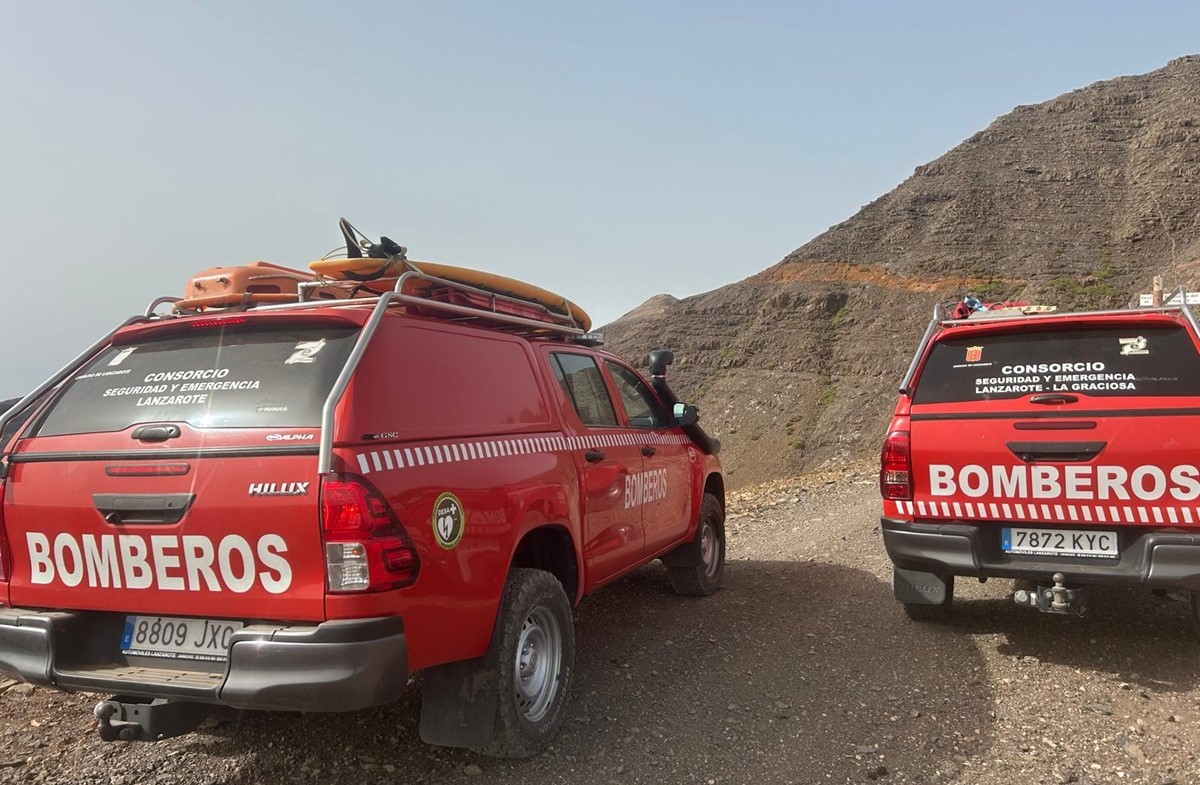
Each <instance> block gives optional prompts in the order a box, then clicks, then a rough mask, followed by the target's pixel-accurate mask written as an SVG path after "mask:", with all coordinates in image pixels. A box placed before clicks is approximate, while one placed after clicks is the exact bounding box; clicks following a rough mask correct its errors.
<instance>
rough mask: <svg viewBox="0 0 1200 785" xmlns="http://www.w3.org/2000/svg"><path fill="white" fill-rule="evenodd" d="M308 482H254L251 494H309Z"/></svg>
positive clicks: (251, 484)
mask: <svg viewBox="0 0 1200 785" xmlns="http://www.w3.org/2000/svg"><path fill="white" fill-rule="evenodd" d="M310 484H311V483H307V482H252V483H250V495H251V496H307V495H308V486H309V485H310Z"/></svg>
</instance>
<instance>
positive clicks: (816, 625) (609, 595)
mask: <svg viewBox="0 0 1200 785" xmlns="http://www.w3.org/2000/svg"><path fill="white" fill-rule="evenodd" d="M892 608H893V600H892V597H891V589H890V586H888V585H887V584H885V583H883V582H881V581H879V580H878V579H877V578H875V577H874V576H872V575H870V574H868V573H866V572H863V571H859V570H853V569H848V568H845V567H838V566H832V565H828V564H820V563H803V562H734V563H730V564H729V565H728V568H727V574H726V588H725V589H724V590H723V591H721V592H720V593H718V594H717V595H716V596H714V597H711V598H708V599H688V598H681V597H676V596H674V595H673V594H671V592H670V589H669V588H668V585H667V581H666V573H665V571H664V570H663V569H662V568H661V567H659V566H658V565H653V566H651V567H647V568H645V569H643V570H641V571H639V572H638V573H637V574H635V575H633V576H631V577H630V578H628V579H626V580H624V581H621V582H619V583H617V584H616V585H614V586H611V587H609V588H607V589H605V590H603V591H602V592H600V593H598V594H597V595H596V596H594V597H593V598H590V599H589V600H587V601H586V602H585V603H584V605H583V606H582V607H581V608H580V609H579V611H578V614H577V625H576V626H577V635H578V660H577V672H576V682H575V694H574V700H573V702H572V704H571V707H570V710H569V713H568V719H567V722H566V724H565V725H564V727H563V731H562V733H561V735H560V736H559V738H558V740H557V741H556V743H555V745H554V747H553V748H551V749H550V750H549V751H548V752H547V753H546V754H544V755H543V756H542V757H540V758H537V759H534V760H529V761H497V760H493V759H490V758H484V757H481V756H478V755H475V754H474V753H471V752H469V751H465V750H446V749H436V748H432V747H427V746H425V745H424V744H422V743H421V742H420V740H419V739H418V738H417V722H418V710H419V709H418V702H417V698H416V696H415V695H411V696H409V697H407V698H405V699H404V700H402V701H400V702H399V703H397V704H394V705H392V706H389V707H386V708H383V709H378V710H373V711H368V712H360V713H355V714H349V715H341V716H335V715H314V716H302V715H266V714H255V715H250V716H248V717H246V718H245V719H244V721H243V722H242V723H241V724H240V725H239V726H236V727H235V726H225V727H223V728H219V729H217V730H216V731H213V732H211V734H210V735H208V736H198V737H193V739H192V740H191V741H188V742H185V745H186V746H185V749H186V751H187V752H188V753H189V754H191V755H200V756H203V757H205V758H209V759H210V760H212V764H213V765H214V766H221V765H223V764H224V765H227V766H229V768H227V769H226V771H229V769H236V771H230V774H229V776H228V777H226V778H224V779H220V780H217V781H220V782H228V783H251V782H253V783H260V782H262V783H274V782H301V781H307V782H353V783H355V784H356V785H359V784H360V783H373V782H406V783H414V782H416V783H419V782H430V783H433V782H437V783H441V782H472V781H473V782H526V783H552V782H562V783H572V785H580V784H582V783H609V782H619V783H626V782H655V783H664V785H665V784H666V783H671V784H674V783H708V782H710V781H713V780H716V781H717V782H719V783H756V784H757V783H812V782H818V781H821V782H825V781H832V782H845V781H850V782H865V781H867V779H868V772H872V773H873V774H876V775H878V774H880V773H881V772H878V771H877V770H876V767H878V766H886V768H887V770H888V773H887V775H888V777H889V778H890V779H891V781H897V780H900V779H905V781H910V782H912V781H918V782H919V781H922V780H923V778H925V777H931V778H932V777H933V776H934V774H935V772H936V770H938V769H939V768H941V769H945V768H947V767H951V766H952V765H953V764H952V759H953V757H954V756H955V755H965V756H971V755H972V754H973V753H974V752H976V751H977V750H978V749H979V748H981V747H982V746H984V745H986V744H988V743H989V737H990V734H991V731H990V729H989V728H990V725H989V723H990V720H989V719H988V711H989V708H990V694H989V689H988V686H987V683H986V680H985V675H984V669H983V667H982V665H983V659H982V656H981V655H980V653H979V651H978V650H977V649H976V647H975V645H974V644H973V643H972V641H971V639H970V638H969V637H967V636H965V635H962V634H961V631H959V630H953V629H937V628H934V629H928V628H924V627H919V626H917V625H913V624H911V623H910V622H908V621H907V620H906V619H904V618H903V614H897V613H891V612H887V611H890V610H891V609H892ZM881 610H882V611H884V612H881ZM221 758H226V759H227V760H225V761H223V762H218V761H219V759H221ZM213 759H218V760H213ZM230 764H232V765H230ZM470 765H474V766H478V767H479V769H481V770H482V771H481V772H480V771H476V770H474V769H471V770H470V771H471V774H468V773H467V772H466V771H464V769H466V767H468V766H470ZM206 768H207V767H206ZM472 775H474V776H472ZM871 779H874V777H873V776H872V777H871Z"/></svg>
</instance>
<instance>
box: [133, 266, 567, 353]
mask: <svg viewBox="0 0 1200 785" xmlns="http://www.w3.org/2000/svg"><path fill="white" fill-rule="evenodd" d="M408 264H409V266H410V268H412V269H410V270H408V271H407V272H405V273H403V274H401V275H400V276H399V277H397V278H396V283H395V285H394V286H393V287H392V289H391V291H388V292H384V293H382V294H377V295H374V296H367V297H356V296H348V297H344V298H341V299H329V300H326V299H312V298H313V294H314V293H315V292H317V291H319V290H321V289H325V290H328V289H342V290H353V289H361V288H362V287H363V282H361V281H349V280H347V281H342V280H330V279H323V280H318V281H306V282H303V283H300V284H299V285H298V287H297V289H298V295H297V297H298V301H297V302H294V303H261V304H255V303H253V302H247V303H243V304H240V305H236V306H230V307H226V308H222V309H220V312H221V313H229V312H234V311H241V310H246V309H249V308H253V309H254V310H256V311H292V310H303V309H309V308H362V307H365V306H378V304H380V303H382V302H384V301H385V300H386V302H387V304H388V305H392V304H401V305H408V306H414V307H418V308H421V309H423V310H432V311H437V312H440V313H441V314H444V315H448V316H451V317H457V318H460V319H463V320H467V319H474V320H483V321H488V322H497V323H500V324H503V325H507V326H510V327H516V328H519V329H518V331H519V332H521V333H522V334H524V335H525V336H526V337H539V336H545V335H547V334H558V335H565V336H575V337H582V336H584V335H587V333H586V331H584V330H582V329H580V328H579V327H576V326H574V325H575V317H574V316H572V315H570V314H567V313H559V312H557V311H554V310H552V309H551V308H549V307H547V306H546V305H544V304H542V303H539V302H536V301H533V300H527V299H523V298H520V297H512V296H509V295H503V294H497V293H496V292H491V291H488V290H487V289H481V288H479V287H476V286H471V285H470V284H465V283H460V282H458V281H452V280H449V279H446V278H439V277H437V276H433V275H428V274H426V273H424V272H421V271H420V270H418V269H416V268H415V266H413V265H412V264H411V263H408ZM412 281H423V282H425V283H427V284H431V285H432V286H431V288H430V289H429V290H428V291H426V292H423V293H414V292H411V291H410V292H405V291H404V289H405V284H408V283H409V282H412ZM433 287H436V288H433ZM443 292H457V293H459V294H462V295H465V297H461V298H458V299H457V301H456V302H449V301H447V300H444V299H438V298H437V297H436V296H435V293H443ZM177 302H179V298H173V297H159V298H157V299H156V300H154V301H153V302H151V303H150V305H149V307H148V308H147V309H146V315H147V316H151V315H156V314H155V312H156V309H158V308H159V307H161V306H162V305H165V304H174V303H177ZM506 305H507V306H510V307H511V308H512V309H514V310H515V309H519V310H520V311H523V312H525V313H533V314H537V317H536V318H534V317H531V316H520V315H517V314H515V313H510V312H509V313H506V312H505V311H504V310H503V309H504V306H506ZM157 315H159V316H160V317H161V318H172V317H179V316H189V315H192V314H188V313H179V312H175V313H173V314H157Z"/></svg>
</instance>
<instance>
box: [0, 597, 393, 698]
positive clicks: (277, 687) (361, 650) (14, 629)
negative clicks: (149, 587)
mask: <svg viewBox="0 0 1200 785" xmlns="http://www.w3.org/2000/svg"><path fill="white" fill-rule="evenodd" d="M88 617H89V614H85V613H73V612H57V611H55V612H51V611H34V610H23V609H20V608H0V675H3V676H7V677H10V678H14V679H19V680H21V681H26V682H29V683H31V684H41V685H46V686H52V687H57V688H59V689H64V690H88V691H91V692H110V693H119V694H121V695H131V696H138V697H148V698H154V697H164V698H172V699H176V700H185V701H195V702H198V703H211V704H215V705H223V706H231V707H233V708H237V709H260V710H278V711H314V712H315V711H321V712H325V711H354V710H357V709H364V708H367V707H370V706H378V705H381V704H384V703H390V702H391V701H393V700H395V699H396V698H398V697H399V696H400V695H401V694H402V693H403V692H404V688H405V685H406V684H407V682H408V647H407V644H406V642H405V636H404V623H403V621H402V620H401V619H399V618H397V617H390V616H389V617H381V618H372V619H348V620H338V621H329V622H324V623H321V624H316V625H310V626H299V625H279V626H274V625H252V626H249V627H246V628H244V629H243V630H241V631H239V632H237V633H236V634H235V635H234V636H233V638H232V640H231V642H230V646H229V659H228V660H227V662H225V663H224V664H223V666H216V669H214V670H208V671H204V670H196V671H186V670H169V669H165V668H161V667H156V666H157V665H159V664H158V663H150V664H147V665H136V664H130V663H128V662H125V661H122V662H120V663H118V662H116V661H114V660H115V658H111V657H107V656H106V655H105V654H104V653H103V647H97V646H96V645H95V641H94V640H92V638H93V637H94V636H93V635H90V634H89V633H90V632H91V631H92V630H91V628H92V627H94V626H95V625H94V624H92V623H90V621H89V619H88ZM113 640H115V638H114V639H113ZM85 650H87V651H85ZM106 659H107V660H108V661H107V662H106V661H105V660H106ZM89 660H90V661H89ZM170 664H172V665H174V666H176V667H180V666H181V665H182V666H183V667H192V664H190V663H177V662H174V661H172V662H171V663H170ZM197 667H204V666H199V665H198V666H197Z"/></svg>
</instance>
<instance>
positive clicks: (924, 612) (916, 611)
mask: <svg viewBox="0 0 1200 785" xmlns="http://www.w3.org/2000/svg"><path fill="white" fill-rule="evenodd" d="M953 604H954V576H953V575H948V576H946V600H945V602H942V603H940V604H938V605H921V604H918V603H915V602H906V603H904V612H905V613H907V614H908V618H910V619H913V620H915V621H945V620H946V619H948V618H950V609H951V607H952V606H953Z"/></svg>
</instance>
